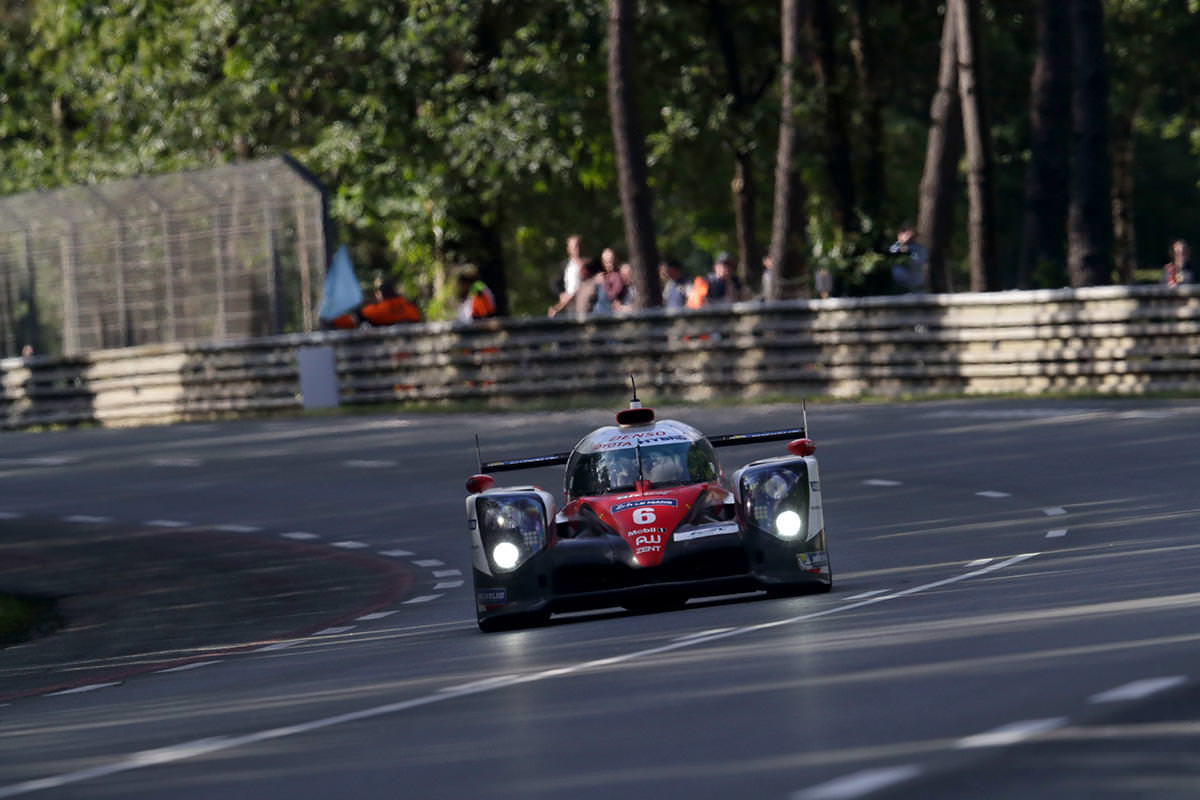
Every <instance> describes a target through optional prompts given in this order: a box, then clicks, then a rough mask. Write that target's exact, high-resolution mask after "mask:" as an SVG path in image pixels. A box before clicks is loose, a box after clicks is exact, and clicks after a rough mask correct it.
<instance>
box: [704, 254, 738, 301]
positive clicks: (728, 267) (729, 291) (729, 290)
mask: <svg viewBox="0 0 1200 800" xmlns="http://www.w3.org/2000/svg"><path fill="white" fill-rule="evenodd" d="M741 299H742V285H741V283H740V282H739V281H738V279H737V276H736V275H734V274H733V268H732V259H731V258H730V257H729V253H725V252H721V253H718V254H717V260H716V261H715V262H714V263H713V268H712V272H710V273H709V275H708V301H707V304H708V305H713V304H716V303H734V302H737V301H738V300H741Z"/></svg>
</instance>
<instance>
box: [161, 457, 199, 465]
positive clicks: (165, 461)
mask: <svg viewBox="0 0 1200 800" xmlns="http://www.w3.org/2000/svg"><path fill="white" fill-rule="evenodd" d="M150 463H151V464H153V465H154V466H156V467H198V466H200V465H201V464H203V463H204V462H203V461H201V460H200V459H198V458H186V457H179V458H152V459H150Z"/></svg>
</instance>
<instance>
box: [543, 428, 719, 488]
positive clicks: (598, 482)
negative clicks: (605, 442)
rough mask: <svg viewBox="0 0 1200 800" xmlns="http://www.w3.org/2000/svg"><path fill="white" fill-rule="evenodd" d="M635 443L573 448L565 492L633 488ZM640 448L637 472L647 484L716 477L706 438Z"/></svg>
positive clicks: (685, 481)
mask: <svg viewBox="0 0 1200 800" xmlns="http://www.w3.org/2000/svg"><path fill="white" fill-rule="evenodd" d="M638 449H639V448H637V447H622V448H618V449H613V450H601V451H599V452H595V453H579V452H576V453H574V454H573V455H572V457H571V462H570V463H569V464H568V466H567V494H569V495H571V496H572V497H588V496H595V495H602V494H612V493H613V492H627V491H632V490H633V489H634V488H636V484H635V481H637V479H638ZM640 449H641V458H642V468H641V474H642V476H643V477H645V479H646V480H648V481H650V485H651V486H679V485H684V484H689V483H700V482H702V481H712V480H716V479H717V476H718V474H719V470H718V468H717V459H716V455H715V453H713V449H712V445H711V444H709V443H708V440H707V439H699V440H697V441H694V442H672V443H670V444H657V445H646V446H643V447H642V448H640Z"/></svg>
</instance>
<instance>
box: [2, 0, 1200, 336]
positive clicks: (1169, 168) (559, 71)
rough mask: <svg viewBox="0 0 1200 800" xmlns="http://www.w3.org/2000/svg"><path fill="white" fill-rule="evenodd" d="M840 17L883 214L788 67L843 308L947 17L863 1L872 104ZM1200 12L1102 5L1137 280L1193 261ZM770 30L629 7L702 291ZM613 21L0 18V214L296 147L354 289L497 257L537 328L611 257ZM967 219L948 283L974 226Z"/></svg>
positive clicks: (768, 166) (767, 81) (1157, 2)
mask: <svg viewBox="0 0 1200 800" xmlns="http://www.w3.org/2000/svg"><path fill="white" fill-rule="evenodd" d="M832 5H833V7H834V10H835V14H836V22H835V28H836V31H835V36H836V41H835V42H834V44H835V47H836V52H837V54H838V59H839V61H840V71H839V74H837V75H835V76H832V78H831V80H832V81H834V82H835V83H836V85H837V86H839V87H840V88H843V89H845V92H846V97H847V101H848V103H849V105H850V107H849V109H848V112H849V118H850V120H851V121H852V128H851V137H852V138H853V139H854V140H853V141H849V142H842V143H836V144H837V146H843V147H848V148H850V151H851V152H852V154H853V155H854V156H855V158H854V160H853V162H852V163H853V167H854V170H855V173H856V179H858V180H860V181H861V180H862V177H863V175H862V169H863V161H864V156H865V155H866V153H867V151H868V148H867V144H868V142H866V141H865V140H864V138H863V136H862V134H861V133H860V131H862V130H863V128H862V127H861V122H862V120H863V119H864V118H865V107H864V106H863V102H864V100H865V98H866V97H867V96H868V94H869V93H868V92H867V91H866V90H867V89H868V88H870V89H871V90H872V91H873V93H874V95H876V96H878V97H881V98H883V99H884V105H883V126H884V128H883V137H884V141H883V143H882V144H883V150H884V155H885V159H886V162H885V167H886V173H885V174H886V187H885V194H886V197H885V198H883V200H884V202H883V205H882V206H881V207H880V208H879V210H878V211H877V212H874V213H875V218H872V219H864V220H862V221H861V230H858V231H854V232H847V231H843V230H841V229H840V228H838V226H837V225H836V224H834V222H833V221H832V220H833V212H832V202H831V198H830V196H829V190H828V188H827V187H826V185H825V178H824V172H823V166H822V164H821V163H820V159H821V157H822V156H821V154H822V153H824V152H826V147H825V145H826V143H824V142H822V141H821V137H822V136H823V135H824V133H823V130H824V126H823V125H822V122H821V115H822V114H823V113H824V99H823V95H822V93H821V92H820V91H818V87H817V86H816V83H815V81H816V78H815V76H814V74H813V73H812V71H811V69H810V68H809V66H808V65H803V66H802V69H801V70H800V80H801V84H802V87H803V92H802V96H801V97H800V98H799V103H798V105H799V109H798V111H797V117H798V121H799V122H800V123H801V125H800V127H801V130H802V141H801V145H800V147H801V152H800V153H798V163H799V164H800V168H801V172H802V174H803V176H804V179H805V185H806V188H807V217H808V224H807V226H806V233H807V237H808V248H809V252H807V253H806V254H805V255H806V256H807V257H808V262H809V263H808V269H815V268H818V267H827V268H829V269H831V270H833V271H834V272H835V274H836V275H837V276H838V279H839V282H840V284H841V285H844V286H848V287H858V288H857V289H856V291H857V290H865V287H866V286H867V285H868V283H869V281H868V280H867V276H869V275H871V274H873V273H875V272H877V270H878V268H879V267H880V265H881V264H882V259H883V257H882V255H881V251H882V249H883V248H884V247H886V244H887V242H888V241H890V237H891V235H892V234H893V233H894V229H895V227H896V225H897V224H898V223H899V222H900V220H902V219H905V218H912V217H914V216H915V214H916V196H917V184H918V181H919V179H920V174H921V166H922V160H923V158H924V143H925V135H926V128H927V124H928V111H929V101H930V98H931V96H932V93H933V90H934V81H935V77H936V72H937V60H938V53H937V47H936V45H935V43H936V42H937V40H938V36H939V31H940V24H941V20H940V16H939V13H938V10H937V4H922V3H906V4H886V3H875V4H872V15H871V16H870V17H869V18H867V19H866V20H865V25H866V30H865V32H864V33H865V37H866V39H867V41H868V42H871V43H874V46H873V48H871V52H872V53H873V54H874V57H875V59H876V60H875V62H874V63H873V64H872V65H871V67H872V69H871V72H870V74H871V75H872V76H873V77H872V81H873V82H874V84H875V85H874V86H871V87H864V86H861V85H859V78H858V75H857V73H856V71H855V70H854V62H853V57H852V56H853V52H854V51H853V50H852V41H851V40H852V36H851V26H850V23H849V16H848V14H849V4H848V3H846V2H834V3H833V4H832ZM1198 5H1200V3H1197V1H1196V0H1188V3H1186V4H1181V3H1178V2H1175V1H1174V0H1111V1H1110V2H1109V3H1108V4H1107V9H1108V10H1107V13H1108V22H1109V31H1108V35H1109V43H1108V45H1109V53H1110V58H1111V60H1112V63H1111V66H1112V80H1111V83H1112V107H1113V114H1114V117H1117V116H1119V115H1122V114H1131V115H1132V116H1133V118H1134V123H1135V128H1136V131H1137V144H1138V154H1139V157H1140V158H1143V159H1145V166H1146V169H1145V170H1143V171H1141V172H1139V173H1138V175H1139V180H1138V186H1137V198H1138V200H1137V203H1136V205H1135V209H1136V211H1137V214H1138V216H1137V221H1138V225H1139V227H1140V228H1142V229H1144V230H1145V232H1146V235H1144V236H1139V242H1140V243H1141V248H1142V249H1141V258H1142V259H1143V260H1144V261H1148V262H1150V263H1151V264H1153V263H1154V261H1155V260H1157V259H1160V258H1161V247H1162V239H1163V238H1164V237H1165V236H1170V235H1185V236H1192V237H1194V238H1200V231H1196V230H1195V219H1196V207H1197V205H1198V204H1197V201H1196V194H1195V190H1196V180H1197V179H1198V178H1200V169H1198V168H1197V155H1198V154H1200V107H1198V106H1200V101H1198V100H1197V98H1200V85H1197V84H1198V82H1200V77H1197V76H1198V75H1200V73H1196V72H1195V70H1194V68H1193V66H1192V65H1193V63H1194V49H1195V44H1194V43H1195V42H1196V41H1200V8H1198ZM1033 7H1034V4H1033V2H1032V0H1014V2H1005V3H1000V2H996V0H991V2H985V3H984V14H983V24H984V36H983V51H984V57H985V76H984V77H985V80H986V81H987V82H986V83H985V90H986V91H987V92H988V100H989V103H990V106H991V111H992V130H993V133H994V136H995V142H996V156H997V175H996V185H997V200H998V203H997V221H998V225H999V235H998V241H999V242H1000V245H1001V251H1002V259H1001V260H1002V262H1004V263H1006V264H1007V263H1012V262H1014V261H1015V246H1016V243H1018V242H1019V240H1020V222H1021V203H1022V193H1023V192H1022V189H1023V187H1022V183H1023V179H1024V165H1025V162H1026V159H1027V157H1028V153H1027V148H1028V143H1027V139H1028V109H1027V103H1028V85H1029V70H1030V67H1031V64H1030V61H1029V59H1030V56H1029V53H1030V52H1031V50H1032V48H1031V41H1032V30H1033V27H1032V26H1033ZM778 14H779V8H778V3H761V4H749V3H736V2H733V0H710V1H709V2H705V3H672V2H667V0H646V2H643V3H642V4H641V9H640V25H639V29H638V50H637V70H638V82H637V83H638V86H637V88H638V94H639V99H640V100H641V108H642V127H643V129H644V132H645V134H646V138H647V156H648V162H649V171H650V176H649V177H650V184H651V186H650V188H651V190H652V193H653V206H654V212H655V216H656V227H657V229H658V232H659V236H660V242H659V247H660V250H661V251H662V252H663V253H664V254H669V255H673V256H675V257H677V258H680V259H682V260H684V261H685V262H686V263H688V264H689V265H690V266H692V267H693V268H694V269H700V268H705V267H707V262H708V260H709V259H710V258H711V255H712V253H713V252H714V251H716V250H734V249H735V247H734V244H735V242H734V223H733V212H732V200H731V190H730V182H731V179H732V177H733V160H734V155H735V154H736V153H748V154H750V158H751V164H752V169H753V174H754V177H755V179H756V184H755V190H756V197H757V201H758V202H757V219H756V222H757V226H758V235H759V239H760V241H759V246H760V247H765V245H766V241H767V239H768V237H769V234H770V230H769V226H770V221H771V197H772V181H773V172H774V157H775V140H776V136H777V133H778V119H777V115H778V107H779V103H778V100H779V98H778V96H777V92H778V85H777V84H778V82H777V78H778V76H777V74H776V73H777V64H778V61H779V18H778ZM606 23H607V3H604V2H601V1H600V0H590V2H586V3H579V2H577V1H576V0H529V1H528V2H522V3H513V2H503V0H409V2H400V3H377V2H366V0H344V1H343V2H340V3H336V4H335V3H326V2H319V1H318V0H292V1H291V2H288V3H278V2H269V3H263V2H251V0H178V1H177V2H165V0H108V2H104V3H95V2H85V0H29V1H28V2H22V1H21V0H0V158H2V159H3V163H4V165H5V169H4V170H3V171H0V191H2V192H4V193H11V192H17V191H23V190H28V189H35V188H52V187H55V186H58V185H62V184H68V183H81V182H95V181H101V180H105V179H109V178H115V177H124V176H130V175H136V174H148V173H161V172H167V171H172V170H178V169H182V168H190V167H199V166H208V165H212V164H215V163H220V162H224V161H230V160H234V159H238V158H250V157H256V156H265V155H272V154H275V153H278V152H282V151H286V152H289V153H291V154H292V155H293V156H295V157H296V158H297V159H299V160H300V161H301V162H302V163H304V164H305V165H306V166H308V167H309V168H310V169H311V170H312V171H313V172H315V173H316V174H317V175H318V176H319V177H320V178H321V179H322V180H323V181H324V182H325V184H326V185H327V186H329V187H331V189H332V197H331V212H332V214H333V216H334V218H335V222H336V224H337V231H338V233H337V235H338V238H339V240H342V241H346V242H347V243H349V244H350V245H351V248H352V253H353V257H354V261H355V264H356V266H357V267H358V269H359V272H360V277H361V278H363V279H364V280H369V279H370V277H372V276H373V275H374V274H375V273H377V272H379V273H387V274H391V275H393V276H394V277H396V278H398V279H399V280H400V282H401V284H402V285H403V286H404V288H405V291H406V292H407V293H409V294H410V295H413V296H415V297H418V298H419V299H421V300H422V301H423V302H424V303H425V304H426V306H427V308H428V310H429V315H430V317H431V318H436V317H438V316H442V315H447V314H450V313H452V311H453V306H454V304H453V301H452V299H451V298H449V297H448V294H447V291H448V290H447V288H446V287H447V285H448V283H449V281H448V280H447V276H448V274H449V270H451V269H452V268H453V267H454V265H456V264H459V263H463V262H468V261H469V262H474V263H486V262H497V263H502V264H503V266H504V270H505V274H506V277H507V283H508V295H509V301H510V306H511V308H512V309H513V310H514V311H515V312H518V313H530V314H540V313H544V311H545V308H546V306H547V305H548V304H549V303H550V301H551V299H552V295H551V284H552V281H553V279H554V277H555V274H556V272H557V270H558V265H559V264H560V263H561V260H562V258H563V247H564V241H565V239H566V237H567V235H568V234H571V233H580V234H582V235H583V236H584V240H585V247H586V250H587V252H588V253H589V254H592V255H595V254H598V253H599V251H600V249H601V248H602V247H604V246H606V245H612V246H614V247H615V248H616V249H617V250H618V252H619V253H620V254H621V256H625V255H626V253H625V249H626V248H625V247H624V245H623V226H622V220H621V211H620V204H619V201H618V192H617V179H616V174H615V159H614V155H613V152H612V141H611V129H610V123H609V118H608V104H607V97H606V91H607V78H606V52H605V36H606ZM722 34H724V38H723V36H722ZM723 42H724V43H726V44H728V45H729V46H730V47H732V52H733V53H734V54H735V55H736V56H737V65H738V73H737V75H736V78H735V76H734V75H733V74H731V72H730V67H729V63H728V62H727V61H726V59H725V58H724V56H723V52H722V44H723ZM809 46H811V42H810V43H809ZM958 220H959V224H958V226H957V227H958V231H959V233H958V234H957V236H958V238H957V239H956V241H955V243H954V246H953V250H954V251H955V252H954V253H953V258H955V259H957V260H961V254H962V252H963V251H964V250H965V239H964V238H963V233H962V231H963V229H964V227H965V225H964V224H963V223H964V222H965V214H959V216H958ZM1168 230H1169V231H1170V233H1168V232H1167V231H1168Z"/></svg>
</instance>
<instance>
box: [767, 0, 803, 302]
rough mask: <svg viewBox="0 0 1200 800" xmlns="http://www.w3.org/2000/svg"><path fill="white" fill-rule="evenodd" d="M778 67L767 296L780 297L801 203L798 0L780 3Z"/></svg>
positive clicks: (792, 256)
mask: <svg viewBox="0 0 1200 800" xmlns="http://www.w3.org/2000/svg"><path fill="white" fill-rule="evenodd" d="M780 20H781V24H780V42H781V47H780V52H781V54H782V56H781V58H780V66H779V76H780V81H779V95H780V101H779V144H778V147H777V149H776V154H775V203H774V207H773V208H774V212H773V216H772V220H771V247H770V251H769V252H770V259H771V271H772V273H773V274H774V280H772V281H771V282H770V283H769V284H768V285H767V286H766V287H765V289H766V292H765V294H766V299H767V300H778V299H779V298H780V297H781V289H782V284H783V281H784V280H786V279H788V278H791V277H792V275H793V273H794V272H796V271H797V270H796V269H795V267H796V258H795V253H794V252H793V251H792V248H791V247H790V239H791V237H792V234H793V230H792V220H793V219H794V218H795V217H796V216H797V209H798V208H799V207H800V206H801V205H802V203H801V202H800V196H801V193H800V191H799V190H800V188H801V187H800V181H799V177H798V176H797V175H796V170H795V168H794V166H793V164H794V158H795V151H796V103H795V98H796V93H797V91H798V87H797V86H796V63H797V60H798V58H797V51H798V50H799V45H800V9H799V0H781V2H780Z"/></svg>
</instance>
